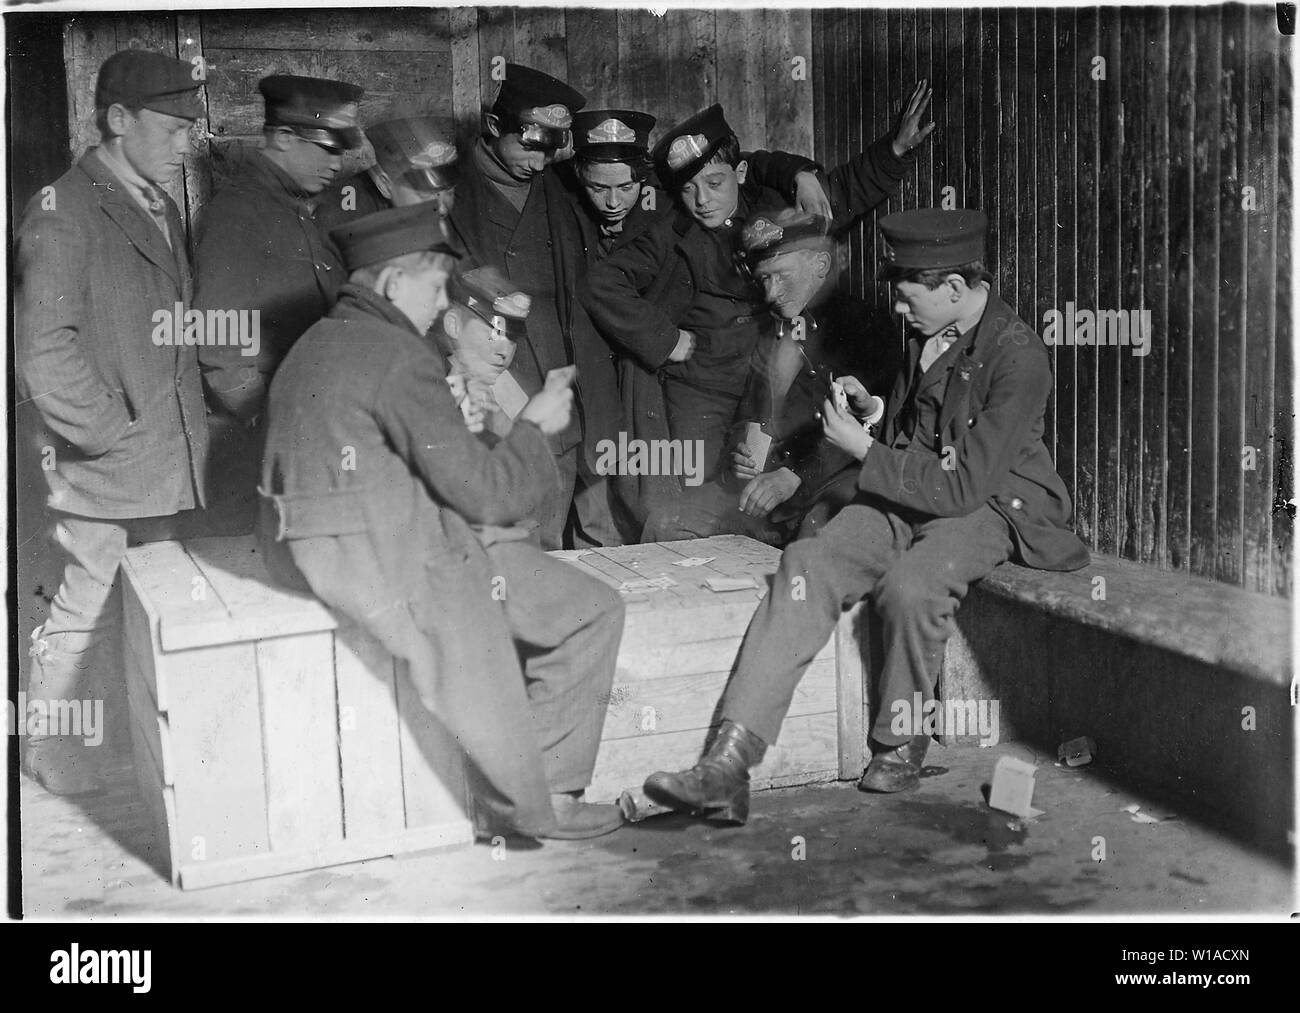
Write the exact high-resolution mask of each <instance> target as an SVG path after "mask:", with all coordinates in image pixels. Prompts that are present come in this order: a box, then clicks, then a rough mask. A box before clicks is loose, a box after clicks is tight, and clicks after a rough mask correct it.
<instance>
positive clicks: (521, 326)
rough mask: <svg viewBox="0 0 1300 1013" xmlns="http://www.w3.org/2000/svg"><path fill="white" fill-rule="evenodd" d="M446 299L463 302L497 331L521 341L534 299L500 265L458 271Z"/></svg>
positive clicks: (459, 303)
mask: <svg viewBox="0 0 1300 1013" xmlns="http://www.w3.org/2000/svg"><path fill="white" fill-rule="evenodd" d="M447 299H448V301H450V302H453V303H456V304H458V305H460V306H464V307H465V308H466V309H467V310H469V311H470V312H471V313H473V314H474V315H475V316H477V317H479V318H480V319H481V320H484V321H486V322H487V323H488V324H490V325H491V326H492V330H493V331H494V332H495V333H497V334H501V335H504V336H505V337H507V338H510V339H511V340H512V341H521V340H522V339H523V338H525V337H527V335H528V329H527V327H526V325H525V323H524V321H525V320H527V319H528V311H529V309H530V308H531V306H532V300H531V299H530V298H529V296H528V295H527V294H525V293H523V292H520V291H519V287H518V286H517V285H515V284H514V283H513V282H511V281H510V280H509V279H508V278H507V277H506V276H505V275H504V274H503V273H502V272H501V270H500V269H499V268H496V267H492V266H488V267H477V268H474V269H473V270H470V271H457V272H455V273H454V274H453V275H452V276H451V281H450V283H448V285H447Z"/></svg>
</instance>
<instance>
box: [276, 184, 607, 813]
mask: <svg viewBox="0 0 1300 1013" xmlns="http://www.w3.org/2000/svg"><path fill="white" fill-rule="evenodd" d="M332 237H333V239H334V240H335V242H336V243H337V244H338V247H339V249H340V250H341V252H342V255H343V258H344V261H345V263H346V265H347V268H348V270H349V272H350V273H349V281H348V283H347V284H346V285H345V286H344V287H343V289H342V291H341V293H340V297H339V300H338V302H337V304H336V305H335V306H334V308H333V309H332V310H330V312H329V314H328V315H327V316H326V317H325V318H324V319H323V320H321V321H319V322H318V323H317V324H315V325H314V326H313V327H311V328H310V329H309V330H308V332H307V333H306V334H305V335H304V336H303V337H302V338H301V339H300V340H299V341H298V342H297V343H296V344H295V345H294V347H293V348H292V349H291V350H290V352H289V354H288V355H287V356H286V358H285V360H284V362H283V363H282V364H281V367H280V369H279V371H278V372H277V374H276V377H275V379H274V381H273V382H272V385H271V391H270V396H269V399H268V407H267V422H266V424H267V438H266V452H265V455H264V458H263V462H262V485H261V492H262V496H263V498H262V506H263V509H262V514H261V516H260V518H259V524H258V533H259V538H260V543H261V545H262V547H263V552H264V554H265V557H266V560H267V566H268V568H269V569H270V571H271V573H272V574H273V575H274V576H275V577H276V578H277V579H278V580H280V581H282V582H283V583H285V584H286V585H288V586H290V587H297V588H299V589H304V590H306V589H309V590H311V591H312V592H314V593H315V594H316V595H317V596H318V597H320V598H321V599H322V600H323V601H324V602H325V603H326V604H328V605H329V606H331V607H332V608H335V609H337V610H338V611H340V612H342V613H343V614H344V615H346V616H348V617H349V618H351V619H352V620H353V621H354V622H356V623H357V624H359V625H360V626H362V627H364V628H365V629H366V630H368V631H369V632H370V633H371V634H372V635H373V636H374V637H376V638H377V639H378V640H379V641H380V642H381V643H383V644H384V646H385V647H386V648H387V649H388V650H389V651H390V652H391V653H392V654H394V655H395V656H396V657H399V658H402V659H404V660H406V661H407V662H408V663H409V673H410V678H411V681H412V684H413V686H414V687H415V689H416V692H417V693H418V694H419V696H420V699H421V700H422V701H423V702H424V703H425V705H426V706H427V707H429V709H430V710H431V711H432V712H433V713H434V714H436V715H437V716H438V718H439V720H440V721H441V722H442V723H443V724H444V725H446V727H447V728H448V730H449V731H450V732H451V733H452V734H453V735H454V736H455V738H456V739H457V741H458V742H459V743H460V744H461V746H462V747H463V748H464V749H465V751H466V753H467V755H468V756H469V758H470V760H471V761H472V764H471V766H472V768H473V770H474V771H475V775H476V778H477V781H478V784H477V786H476V789H475V794H476V801H477V802H478V803H479V806H480V809H481V812H482V813H485V814H488V813H490V814H491V819H492V820H493V821H495V825H490V824H489V823H483V824H481V830H482V832H483V833H485V834H489V835H490V834H491V833H492V832H493V831H506V830H515V831H518V832H521V833H524V834H526V835H529V836H535V837H556V838H580V837H592V836H597V835H599V834H602V833H608V832H610V831H612V830H614V829H617V827H618V826H619V825H620V822H621V815H620V814H619V812H618V809H617V807H615V806H596V805H590V804H587V803H585V802H583V801H582V792H583V789H584V788H585V787H586V785H587V784H588V783H589V781H590V777H591V771H592V769H593V767H594V765H595V755H596V748H597V745H598V744H599V741H600V731H601V727H602V725H603V721H604V708H603V707H602V705H601V703H600V701H601V698H602V694H607V693H608V691H609V686H610V684H611V682H612V679H613V674H614V658H615V655H616V653H617V650H618V643H619V640H620V638H621V636H622V618H623V605H622V601H621V600H620V599H619V597H618V595H617V593H615V592H613V591H612V590H610V589H609V588H607V587H605V586H604V585H602V584H600V583H598V582H596V581H594V580H591V579H589V578H586V577H584V576H583V575H582V574H580V573H578V572H577V571H575V570H574V569H573V568H572V567H569V566H567V565H566V564H565V563H563V562H562V561H559V560H553V559H551V558H550V557H548V556H546V555H545V554H543V553H542V552H540V551H539V550H538V549H537V548H536V547H534V546H533V545H530V544H528V543H527V542H524V541H520V540H496V539H493V538H486V537H483V532H484V531H485V530H494V529H506V528H508V527H510V526H512V525H517V524H519V523H520V522H521V521H524V520H526V519H527V518H529V517H531V516H532V515H533V514H534V513H535V511H536V510H537V507H538V504H539V503H540V502H541V500H542V499H543V497H544V496H545V495H546V493H547V491H548V487H553V486H554V485H555V484H556V481H557V478H556V474H555V466H554V463H553V459H552V455H551V453H550V450H549V447H548V445H547V437H548V436H550V435H552V434H554V433H556V432H559V431H561V430H562V429H563V428H564V426H565V425H566V424H567V422H568V417H569V414H570V410H571V405H572V395H571V393H570V391H569V388H568V387H567V385H566V384H564V383H548V384H547V385H546V386H545V387H544V388H543V389H542V390H541V391H540V392H539V393H537V394H536V395H535V396H534V397H532V398H531V399H530V400H529V401H528V403H527V404H526V405H524V406H523V408H522V409H521V410H520V412H519V415H518V418H517V420H516V424H515V425H514V426H513V427H512V428H511V430H510V432H509V433H508V434H507V435H506V436H505V437H504V438H502V439H501V440H500V441H499V442H497V443H496V445H495V446H493V447H491V448H489V447H487V446H486V445H485V444H484V443H483V442H481V441H480V440H479V439H478V438H476V437H475V436H474V435H473V434H471V433H470V432H469V431H468V430H467V428H466V426H465V423H464V420H463V419H462V416H461V412H460V410H459V408H458V407H457V405H456V401H455V399H454V397H453V395H452V393H451V391H450V389H449V387H448V384H447V381H446V370H445V366H444V363H443V360H442V356H441V355H440V354H439V352H438V350H437V347H436V345H435V344H434V341H433V339H432V338H431V337H430V336H429V333H428V332H429V330H430V327H431V325H432V324H433V322H434V320H435V319H436V318H437V315H438V314H439V313H440V312H442V311H443V310H444V309H445V308H446V307H447V297H446V281H447V275H448V272H449V271H450V268H451V262H452V258H453V257H454V256H457V255H459V249H458V246H457V244H456V243H455V242H454V240H452V239H450V238H449V237H448V233H447V231H446V227H445V223H444V222H443V220H442V218H441V216H440V215H439V214H438V211H437V209H436V208H435V207H434V206H433V205H432V204H429V203H423V204H417V205H413V206H410V207H405V208H394V209H391V210H388V211H381V212H377V213H376V214H373V215H369V216H367V217H365V218H362V219H358V220H357V221H355V222H352V223H349V224H347V225H344V226H341V227H339V228H338V229H335V230H334V232H333V233H332ZM475 529H478V531H477V532H476V530H475ZM520 649H522V650H523V652H524V653H525V654H526V660H523V661H522V662H521V659H520V654H519V652H520Z"/></svg>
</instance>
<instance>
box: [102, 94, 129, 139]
mask: <svg viewBox="0 0 1300 1013" xmlns="http://www.w3.org/2000/svg"><path fill="white" fill-rule="evenodd" d="M130 115H131V112H130V110H129V109H127V107H126V106H124V105H122V103H120V102H114V103H113V104H112V105H111V106H109V107H108V112H107V114H106V115H105V117H104V118H105V119H106V120H107V121H108V129H109V130H111V131H112V133H113V136H114V137H120V136H121V135H122V134H125V133H126V124H127V117H128V116H130Z"/></svg>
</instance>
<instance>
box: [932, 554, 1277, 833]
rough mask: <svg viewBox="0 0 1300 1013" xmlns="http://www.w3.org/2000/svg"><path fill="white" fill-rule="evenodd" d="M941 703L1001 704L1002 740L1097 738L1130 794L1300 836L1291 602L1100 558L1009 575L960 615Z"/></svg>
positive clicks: (1238, 829) (1233, 826)
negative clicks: (1067, 569) (1064, 568)
mask: <svg viewBox="0 0 1300 1013" xmlns="http://www.w3.org/2000/svg"><path fill="white" fill-rule="evenodd" d="M957 628H958V632H957V633H956V634H955V635H954V636H953V638H952V640H950V641H949V644H948V651H947V655H946V657H945V661H944V669H943V675H942V678H941V682H940V695H941V696H944V697H946V698H948V699H953V700H971V699H975V700H979V699H989V700H992V699H996V700H998V701H999V704H1000V706H999V710H1000V723H1001V729H1000V731H1001V738H1002V739H1004V740H1005V739H1010V738H1015V739H1020V740H1026V741H1029V742H1032V743H1035V744H1037V745H1039V746H1042V747H1043V748H1044V749H1045V750H1046V752H1047V754H1048V756H1049V757H1050V758H1051V759H1052V760H1055V758H1056V747H1057V745H1058V744H1059V743H1061V742H1064V741H1066V740H1068V739H1072V738H1075V737H1078V736H1082V735H1087V736H1089V737H1090V738H1092V739H1093V741H1094V742H1095V743H1096V745H1097V753H1096V756H1097V762H1098V764H1099V765H1101V766H1102V767H1104V768H1105V769H1106V770H1107V771H1109V772H1112V773H1115V774H1117V775H1118V776H1119V777H1120V778H1121V779H1123V780H1124V781H1126V782H1127V783H1131V784H1133V785H1134V786H1135V787H1140V788H1142V789H1145V790H1149V791H1152V792H1158V793H1160V794H1161V795H1162V796H1166V797H1170V798H1177V799H1179V800H1181V801H1183V802H1187V803H1190V804H1191V805H1192V808H1193V809H1194V810H1196V811H1198V812H1199V813H1200V814H1202V815H1205V816H1208V817H1209V818H1211V819H1212V820H1214V821H1215V822H1218V823H1220V824H1221V825H1223V826H1225V827H1227V828H1228V829H1230V830H1232V831H1234V832H1235V833H1237V834H1238V835H1239V836H1242V837H1244V838H1246V839H1249V840H1253V841H1257V842H1259V843H1262V844H1268V845H1270V846H1271V845H1273V844H1277V843H1279V842H1281V841H1283V840H1284V839H1285V836H1286V832H1287V830H1289V829H1290V828H1291V825H1292V824H1291V821H1292V816H1293V813H1292V808H1293V802H1292V799H1293V795H1292V791H1293V766H1292V763H1293V757H1294V742H1293V725H1292V721H1293V710H1292V699H1291V697H1292V693H1293V692H1294V690H1293V688H1292V680H1293V678H1294V673H1293V668H1292V657H1291V602H1290V601H1289V600H1287V599H1283V598H1277V597H1273V596H1269V595H1264V594H1258V593H1254V592H1250V591H1244V590H1242V589H1240V588H1236V587H1232V586H1229V585H1226V584H1222V583H1219V582H1216V581H1211V580H1205V579H1202V578H1199V577H1193V576H1189V575H1187V574H1185V573H1179V572H1170V571H1162V570H1157V569H1155V568H1154V567H1150V566H1145V565H1142V564H1138V563H1133V562H1130V561H1127V560H1120V559H1115V558H1113V557H1107V556H1100V555H1096V556H1094V557H1093V561H1092V563H1091V564H1090V565H1089V566H1087V567H1086V568H1084V569H1082V570H1078V571H1076V572H1074V573H1052V572H1047V571H1042V570H1030V569H1026V568H1024V567H1021V566H1016V565H1014V564H1009V563H1008V564H1004V565H1003V566H1000V567H998V569H997V570H995V571H994V572H993V573H992V574H991V575H990V576H989V577H987V578H985V579H984V580H983V581H981V582H980V583H979V584H977V585H976V586H975V587H973V588H972V589H971V592H970V595H969V597H968V599H967V601H966V602H965V603H964V604H963V605H962V607H961V609H960V610H959V611H958V613H957Z"/></svg>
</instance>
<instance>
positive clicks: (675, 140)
mask: <svg viewBox="0 0 1300 1013" xmlns="http://www.w3.org/2000/svg"><path fill="white" fill-rule="evenodd" d="M734 133H735V131H734V130H732V129H731V124H729V123H728V122H727V118H726V117H725V116H724V115H723V114H722V106H720V105H718V104H717V103H714V104H713V105H711V106H709V108H707V109H705V110H703V111H701V112H698V113H696V114H695V115H694V116H691V117H689V118H688V119H685V120H682V122H681V123H679V124H677V126H675V127H673V128H672V129H671V130H669V131H668V133H666V134H664V136H663V137H661V138H659V143H658V144H656V145H655V147H654V151H653V152H651V157H653V158H654V160H655V170H656V171H657V172H658V173H659V179H660V181H661V182H662V183H663V184H664V186H666V187H668V188H669V189H670V190H673V189H676V188H677V187H680V186H682V185H683V184H684V183H688V182H690V180H691V178H692V177H693V176H694V175H695V174H696V173H697V172H699V171H700V169H702V168H703V167H704V166H705V165H707V164H708V161H709V159H711V158H712V157H713V155H714V152H716V151H717V150H718V148H719V147H721V146H722V142H723V141H725V140H726V139H727V138H728V137H730V136H731V135H733V134H734Z"/></svg>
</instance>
